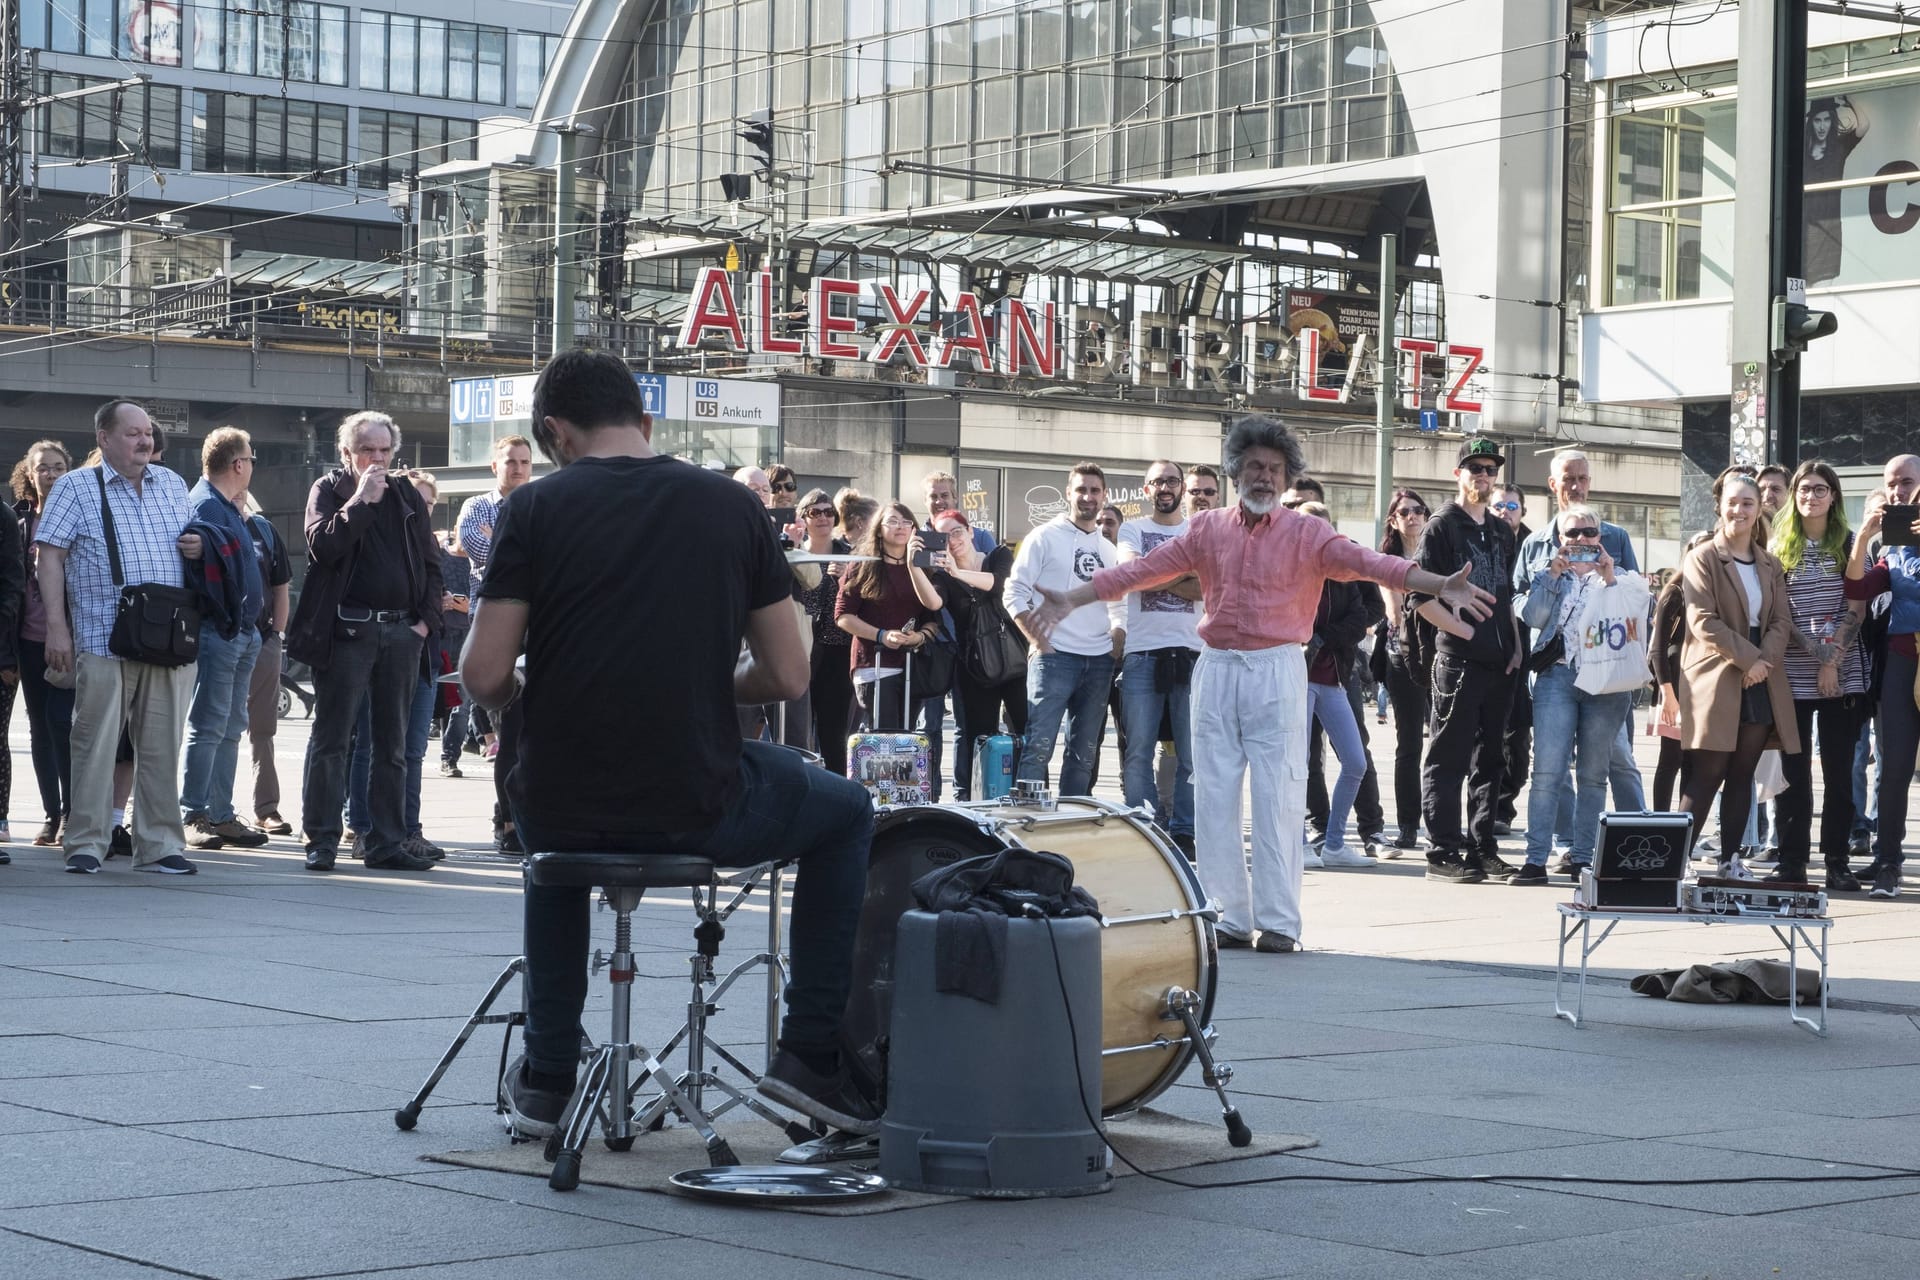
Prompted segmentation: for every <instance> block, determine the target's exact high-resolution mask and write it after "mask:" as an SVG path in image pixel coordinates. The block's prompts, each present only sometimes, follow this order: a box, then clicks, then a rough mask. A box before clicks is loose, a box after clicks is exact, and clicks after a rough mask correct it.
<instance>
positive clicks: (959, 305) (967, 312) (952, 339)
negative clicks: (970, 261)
mask: <svg viewBox="0 0 1920 1280" xmlns="http://www.w3.org/2000/svg"><path fill="white" fill-rule="evenodd" d="M953 314H954V315H955V316H956V317H958V318H960V319H964V320H965V321H966V322H967V332H966V333H965V334H962V335H958V336H949V337H942V338H941V339H940V341H939V345H938V349H937V354H936V355H935V356H934V358H933V362H934V363H935V364H936V365H939V366H940V367H941V368H942V369H951V368H952V367H953V357H954V356H955V354H957V353H958V352H961V351H971V352H973V356H974V368H975V370H976V371H977V372H979V373H992V372H993V352H992V351H991V350H990V349H989V348H988V347H987V322H986V321H985V320H983V319H982V318H981V316H980V299H979V298H977V297H975V296H974V294H973V291H972V290H967V291H966V292H964V293H961V294H959V295H957V296H956V297H955V298H954V300H953Z"/></svg>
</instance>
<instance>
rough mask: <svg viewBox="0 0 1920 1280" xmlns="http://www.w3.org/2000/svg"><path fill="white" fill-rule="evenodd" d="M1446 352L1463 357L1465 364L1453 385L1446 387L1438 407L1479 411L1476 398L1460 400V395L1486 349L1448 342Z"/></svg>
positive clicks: (1462, 411) (1461, 410)
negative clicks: (1444, 394) (1443, 397)
mask: <svg viewBox="0 0 1920 1280" xmlns="http://www.w3.org/2000/svg"><path fill="white" fill-rule="evenodd" d="M1446 353H1447V355H1449V356H1462V357H1465V359H1466V362H1467V365H1466V368H1464V369H1462V370H1460V376H1459V377H1457V378H1455V379H1454V380H1453V385H1452V386H1451V387H1449V388H1447V395H1446V398H1445V399H1444V400H1442V401H1441V402H1440V407H1441V408H1443V409H1451V410H1452V411H1453V412H1455V413H1479V412H1480V402H1479V401H1478V400H1462V399H1461V398H1460V397H1461V395H1462V393H1464V392H1465V391H1466V389H1467V379H1468V378H1471V377H1472V376H1473V371H1474V370H1475V369H1478V368H1479V367H1480V360H1481V358H1482V357H1483V356H1485V355H1486V354H1487V353H1486V351H1485V350H1484V349H1483V348H1480V347H1463V346H1460V345H1459V344H1457V343H1449V344H1447V351H1446Z"/></svg>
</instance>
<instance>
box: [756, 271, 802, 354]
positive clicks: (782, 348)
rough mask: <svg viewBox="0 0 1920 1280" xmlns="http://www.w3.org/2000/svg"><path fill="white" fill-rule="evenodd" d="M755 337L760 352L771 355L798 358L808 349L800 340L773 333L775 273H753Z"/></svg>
mask: <svg viewBox="0 0 1920 1280" xmlns="http://www.w3.org/2000/svg"><path fill="white" fill-rule="evenodd" d="M753 336H754V340H755V341H756V342H758V343H759V344H760V350H762V351H765V352H767V353H769V354H771V355H783V356H797V355H799V354H800V352H801V351H803V350H804V349H805V348H806V344H805V343H804V342H802V341H801V340H800V339H799V338H783V337H780V336H778V335H777V334H775V333H774V331H773V272H771V271H756V272H754V273H753Z"/></svg>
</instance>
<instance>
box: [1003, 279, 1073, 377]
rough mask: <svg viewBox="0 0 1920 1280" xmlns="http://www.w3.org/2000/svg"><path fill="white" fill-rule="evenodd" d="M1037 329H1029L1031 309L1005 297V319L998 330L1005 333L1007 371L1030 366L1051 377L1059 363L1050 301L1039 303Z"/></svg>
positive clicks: (1011, 371) (1031, 324) (1058, 349)
mask: <svg viewBox="0 0 1920 1280" xmlns="http://www.w3.org/2000/svg"><path fill="white" fill-rule="evenodd" d="M1040 326H1041V329H1040V333H1039V334H1035V333H1034V331H1033V312H1032V311H1030V310H1028V309H1027V306H1026V304H1025V303H1022V302H1020V301H1019V300H1017V299H1014V298H1009V299H1007V306H1006V319H1005V320H1003V321H1002V322H1001V328H1000V332H1001V333H1002V334H1004V335H1005V336H1006V344H1005V345H1006V353H1007V372H1008V373H1019V372H1020V371H1021V369H1022V368H1023V367H1027V366H1031V367H1032V369H1033V372H1034V373H1035V374H1036V375H1038V376H1039V377H1042V378H1051V377H1052V376H1053V371H1054V370H1055V369H1057V368H1059V366H1060V347H1059V343H1058V342H1057V340H1056V338H1055V335H1054V326H1053V304H1052V303H1051V302H1046V303H1042V304H1041V306H1040Z"/></svg>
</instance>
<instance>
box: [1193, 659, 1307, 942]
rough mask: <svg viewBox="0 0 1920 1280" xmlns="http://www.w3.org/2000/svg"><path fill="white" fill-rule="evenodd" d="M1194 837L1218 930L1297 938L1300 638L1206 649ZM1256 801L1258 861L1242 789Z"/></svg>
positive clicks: (1197, 714) (1196, 686) (1196, 716)
mask: <svg viewBox="0 0 1920 1280" xmlns="http://www.w3.org/2000/svg"><path fill="white" fill-rule="evenodd" d="M1192 693H1193V704H1192V706H1193V810H1194V819H1193V835H1194V848H1195V852H1196V854H1197V855H1198V861H1199V869H1200V883H1201V885H1202V886H1204V887H1205V889H1206V891H1207V896H1208V897H1210V898H1211V899H1212V900H1213V902H1214V904H1215V905H1216V906H1218V907H1219V908H1220V913H1221V914H1220V928H1221V929H1223V930H1225V931H1226V932H1228V933H1231V934H1234V935H1236V936H1238V937H1242V938H1245V937H1249V936H1251V934H1252V933H1253V931H1254V930H1255V929H1259V930H1262V931H1270V932H1274V933H1284V934H1286V935H1287V936H1288V937H1289V938H1293V939H1295V940H1296V941H1297V940H1298V939H1299V937H1300V876H1301V857H1302V845H1303V843H1304V840H1305V835H1304V830H1305V826H1306V815H1307V729H1308V716H1309V711H1308V701H1307V663H1306V658H1305V655H1304V654H1303V653H1302V651H1301V648H1300V646H1299V645H1297V644H1288V645H1280V646H1278V647H1277V648H1273V649H1251V650H1242V649H1203V650H1202V651H1201V653H1200V660H1199V662H1198V663H1196V664H1195V666H1194V670H1193V690H1192ZM1243 784H1247V785H1249V789H1250V791H1251V794H1252V798H1253V867H1252V871H1251V874H1249V871H1248V867H1247V859H1246V857H1245V855H1244V853H1243V846H1242V844H1241V839H1240V792H1241V787H1242V785H1243Z"/></svg>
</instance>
